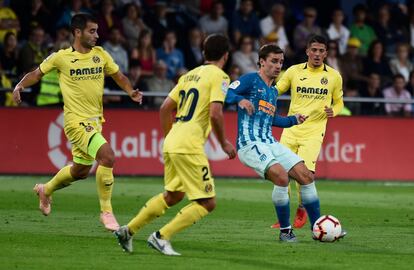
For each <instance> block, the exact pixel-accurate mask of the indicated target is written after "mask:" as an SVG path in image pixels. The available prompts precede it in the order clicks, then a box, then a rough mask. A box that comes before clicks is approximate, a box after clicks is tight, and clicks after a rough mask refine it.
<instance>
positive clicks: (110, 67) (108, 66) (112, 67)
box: [102, 50, 119, 75]
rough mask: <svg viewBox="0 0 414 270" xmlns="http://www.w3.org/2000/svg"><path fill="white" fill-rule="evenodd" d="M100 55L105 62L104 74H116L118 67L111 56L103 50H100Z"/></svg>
mask: <svg viewBox="0 0 414 270" xmlns="http://www.w3.org/2000/svg"><path fill="white" fill-rule="evenodd" d="M102 53H103V57H104V60H105V67H104V69H105V74H107V75H112V74H115V73H117V72H118V70H119V66H118V65H117V64H116V63H115V61H114V59H112V56H111V55H110V54H109V53H108V52H107V51H105V50H102Z"/></svg>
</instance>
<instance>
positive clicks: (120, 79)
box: [111, 70, 143, 104]
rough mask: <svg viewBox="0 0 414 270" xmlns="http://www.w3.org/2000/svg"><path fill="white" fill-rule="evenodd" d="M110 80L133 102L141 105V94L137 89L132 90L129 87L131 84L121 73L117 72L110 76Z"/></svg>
mask: <svg viewBox="0 0 414 270" xmlns="http://www.w3.org/2000/svg"><path fill="white" fill-rule="evenodd" d="M111 77H112V79H114V81H115V82H116V84H117V85H118V86H119V87H121V89H122V90H124V91H125V92H126V93H127V94H128V95H129V96H130V97H131V99H132V100H133V101H135V102H138V103H139V104H142V95H143V94H142V92H141V91H139V89H134V88H133V87H132V85H131V82H130V81H129V79H128V78H127V76H125V75H124V74H123V73H122V72H121V71H119V70H118V71H117V72H115V73H114V74H112V75H111Z"/></svg>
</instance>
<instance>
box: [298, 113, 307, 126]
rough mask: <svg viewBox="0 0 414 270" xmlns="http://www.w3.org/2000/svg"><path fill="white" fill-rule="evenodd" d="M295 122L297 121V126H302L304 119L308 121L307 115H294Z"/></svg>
mask: <svg viewBox="0 0 414 270" xmlns="http://www.w3.org/2000/svg"><path fill="white" fill-rule="evenodd" d="M295 117H296V120H298V125H300V124H302V123H303V122H305V120H306V119H308V117H309V115H308V116H306V115H303V114H300V113H297V114H295Z"/></svg>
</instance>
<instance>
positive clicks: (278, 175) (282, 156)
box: [225, 44, 320, 242]
mask: <svg viewBox="0 0 414 270" xmlns="http://www.w3.org/2000/svg"><path fill="white" fill-rule="evenodd" d="M283 60H284V56H283V51H282V50H281V49H280V48H279V47H278V46H276V45H274V44H267V45H264V46H263V47H261V48H260V50H259V63H258V64H259V71H258V72H257V73H249V74H246V75H243V76H241V77H240V78H239V80H237V81H234V82H233V83H232V84H230V86H229V89H228V92H227V96H226V100H225V101H226V102H227V103H237V104H238V106H239V108H238V136H237V149H238V152H237V153H238V156H239V159H240V161H241V162H242V163H243V164H245V165H246V166H248V167H250V168H252V169H254V170H255V171H256V172H257V173H258V174H259V175H260V176H261V177H262V178H265V179H267V180H270V181H271V182H272V183H273V184H274V188H273V193H272V201H273V203H274V206H275V209H276V214H277V217H278V220H279V221H280V225H281V226H280V235H279V239H280V240H281V241H286V242H295V241H296V236H295V234H294V233H293V231H292V227H291V225H290V206H289V195H288V184H289V176H291V177H293V178H295V179H296V180H297V182H298V183H299V184H301V187H302V188H301V195H302V198H303V204H304V206H305V208H306V211H307V212H308V215H309V218H310V221H311V228H312V226H313V223H314V222H315V221H316V220H317V219H318V218H319V216H320V207H319V197H318V194H317V191H316V187H315V183H314V182H313V174H312V173H311V172H310V171H309V170H308V169H307V168H306V166H305V164H304V163H303V160H302V159H301V158H300V157H299V156H297V155H296V154H294V153H293V152H292V151H291V150H289V149H288V148H287V147H285V146H283V145H282V144H280V143H279V142H278V141H277V140H276V139H275V138H274V137H273V135H272V126H278V127H283V128H288V127H291V126H293V125H298V124H301V123H303V122H304V121H305V120H306V118H307V116H305V115H301V114H296V115H292V116H288V117H281V116H278V115H276V101H277V96H278V91H277V89H276V88H275V86H274V79H275V78H276V77H277V76H278V75H279V73H280V71H281V68H282V65H283Z"/></svg>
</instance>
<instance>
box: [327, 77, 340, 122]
mask: <svg viewBox="0 0 414 270" xmlns="http://www.w3.org/2000/svg"><path fill="white" fill-rule="evenodd" d="M343 108H344V100H343V92H342V77H341V76H340V75H339V77H338V80H337V82H336V84H335V86H334V90H333V93H332V106H331V107H328V106H325V113H326V116H327V117H335V116H337V115H338V114H339V113H340V112H341V111H342V109H343Z"/></svg>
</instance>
